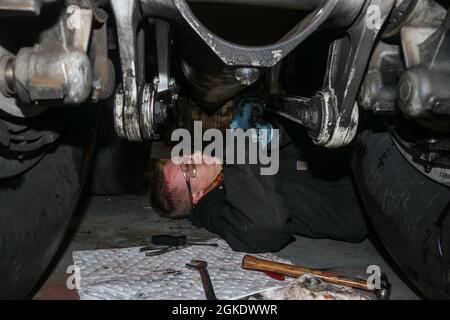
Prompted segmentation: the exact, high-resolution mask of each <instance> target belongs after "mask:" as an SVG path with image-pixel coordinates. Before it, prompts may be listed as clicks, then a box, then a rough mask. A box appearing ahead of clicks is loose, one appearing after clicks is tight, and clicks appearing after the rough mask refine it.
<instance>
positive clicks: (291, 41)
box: [173, 0, 340, 67]
mask: <svg viewBox="0 0 450 320" xmlns="http://www.w3.org/2000/svg"><path fill="white" fill-rule="evenodd" d="M173 1H174V4H175V6H176V8H177V9H178V11H179V12H180V13H181V15H182V16H183V18H184V19H185V20H186V21H187V23H188V24H189V25H190V26H191V28H192V29H193V30H194V31H195V32H196V33H197V34H198V35H199V36H200V37H201V38H202V39H203V41H204V42H205V43H207V44H208V46H209V47H210V48H211V49H212V50H213V51H214V52H215V53H216V55H217V56H218V57H219V58H220V59H221V60H222V61H223V62H224V63H225V64H226V65H229V66H246V67H273V66H274V65H276V64H277V63H278V62H280V61H281V60H282V59H283V58H284V57H285V56H286V55H288V54H289V52H291V51H292V50H293V49H295V48H296V47H297V46H298V45H299V44H300V43H302V42H303V41H304V40H305V39H307V38H308V37H309V36H310V35H311V34H313V33H314V32H315V31H317V30H318V29H319V28H320V27H321V26H322V25H323V23H324V22H325V21H327V20H328V18H330V16H331V15H332V14H333V13H334V11H335V8H336V7H337V6H338V5H339V2H340V1H339V0H328V1H321V4H320V5H319V6H318V7H317V8H316V9H315V10H314V11H313V12H312V13H310V14H309V15H308V16H307V17H306V18H305V19H303V20H302V21H301V22H300V23H299V24H297V25H296V26H295V27H294V28H293V29H292V30H291V31H289V32H288V33H287V34H286V35H285V36H284V37H283V38H282V39H280V40H279V41H278V42H276V43H274V44H271V45H267V46H259V47H255V46H253V47H252V46H244V45H239V44H236V43H232V42H229V41H227V40H225V39H222V38H221V37H219V36H217V35H215V34H213V33H212V32H211V31H209V30H208V29H207V28H206V27H205V26H204V25H203V24H202V23H201V22H200V21H199V20H198V19H197V17H196V16H195V15H194V14H193V12H192V11H191V9H190V8H189V5H188V4H187V3H186V1H185V0H173Z"/></svg>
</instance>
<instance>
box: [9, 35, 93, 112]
mask: <svg viewBox="0 0 450 320" xmlns="http://www.w3.org/2000/svg"><path fill="white" fill-rule="evenodd" d="M91 79H92V70H91V62H90V60H89V58H88V56H87V55H86V54H85V53H84V52H82V51H80V50H78V49H76V48H64V47H63V46H61V44H60V43H56V42H44V43H42V44H40V45H39V46H35V47H33V48H22V49H21V50H20V51H19V52H18V54H17V56H16V57H15V60H14V92H15V94H16V95H17V96H18V97H19V99H20V100H21V101H22V102H25V103H31V102H39V101H48V100H59V101H61V102H63V103H64V104H80V103H82V102H84V101H86V99H87V98H88V97H89V95H90V92H91V86H92V80H91Z"/></svg>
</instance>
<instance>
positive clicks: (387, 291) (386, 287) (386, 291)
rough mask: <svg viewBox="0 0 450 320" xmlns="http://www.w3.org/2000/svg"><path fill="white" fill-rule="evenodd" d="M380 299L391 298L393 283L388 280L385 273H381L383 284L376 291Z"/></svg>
mask: <svg viewBox="0 0 450 320" xmlns="http://www.w3.org/2000/svg"><path fill="white" fill-rule="evenodd" d="M375 294H376V296H377V298H378V300H389V298H390V296H391V284H390V283H389V281H388V278H387V276H386V275H385V274H384V273H383V274H381V286H380V289H377V290H376V291H375Z"/></svg>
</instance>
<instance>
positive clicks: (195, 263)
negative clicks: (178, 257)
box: [186, 260, 208, 270]
mask: <svg viewBox="0 0 450 320" xmlns="http://www.w3.org/2000/svg"><path fill="white" fill-rule="evenodd" d="M186 267H187V268H191V269H196V270H200V269H205V268H206V267H208V263H207V262H206V261H202V260H191V262H189V263H186Z"/></svg>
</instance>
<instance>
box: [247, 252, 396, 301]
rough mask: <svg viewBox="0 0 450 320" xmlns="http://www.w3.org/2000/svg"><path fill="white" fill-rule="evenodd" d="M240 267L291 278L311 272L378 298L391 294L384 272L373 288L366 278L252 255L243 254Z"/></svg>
mask: <svg viewBox="0 0 450 320" xmlns="http://www.w3.org/2000/svg"><path fill="white" fill-rule="evenodd" d="M242 268H243V269H246V270H256V271H264V272H274V273H278V274H282V275H286V276H289V277H293V278H298V277H300V276H302V275H304V274H311V275H313V276H315V277H316V278H319V279H321V280H323V281H326V282H329V283H333V284H337V285H344V286H348V287H351V288H355V289H360V290H364V291H368V292H372V293H374V294H375V295H376V296H377V298H378V300H388V299H389V297H390V295H391V284H390V283H389V281H388V279H387V277H386V275H385V274H382V275H381V281H380V284H381V286H380V288H379V289H377V288H374V287H373V286H371V285H370V284H369V283H368V282H367V281H366V280H363V279H356V278H350V277H347V276H344V275H341V274H337V273H334V272H329V271H323V270H317V269H309V268H304V267H300V266H295V265H291V264H284V263H279V262H274V261H269V260H264V259H259V258H256V257H252V256H245V257H244V258H243V259H242Z"/></svg>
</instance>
